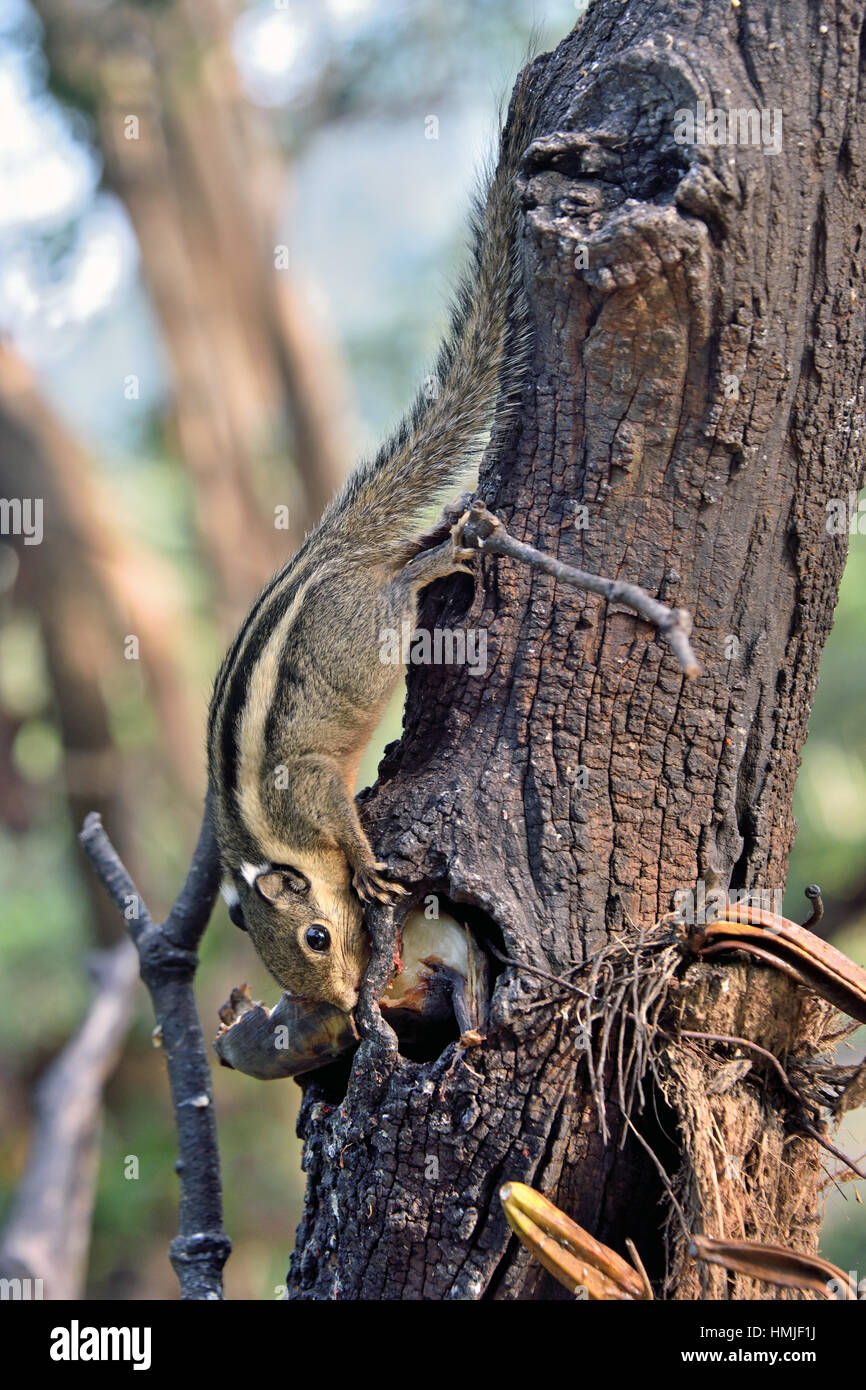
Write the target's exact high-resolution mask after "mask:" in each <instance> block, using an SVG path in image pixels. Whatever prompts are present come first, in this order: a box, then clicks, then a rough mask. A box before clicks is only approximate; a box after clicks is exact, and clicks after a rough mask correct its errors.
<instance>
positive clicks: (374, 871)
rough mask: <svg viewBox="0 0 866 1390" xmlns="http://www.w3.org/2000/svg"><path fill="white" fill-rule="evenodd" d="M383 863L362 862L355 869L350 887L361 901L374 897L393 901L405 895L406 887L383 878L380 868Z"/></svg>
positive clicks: (389, 901) (367, 900)
mask: <svg viewBox="0 0 866 1390" xmlns="http://www.w3.org/2000/svg"><path fill="white" fill-rule="evenodd" d="M384 868H385V865H384V864H378V863H373V864H364V865H362V866H361V868H360V869H356V870H355V872H354V874H353V875H352V887H353V888H354V889H355V892H356V893H357V894H358V897H359V898H360V899H361V902H364V903H368V902H372V901H373V899H376V900H377V901H378V902H380V903H393V902H394V901H395V899H396V898H400V897H405V895H406V893H408V891H409V890H408V889H407V888H404V887H403V886H402V884H400V883H392V882H391V881H390V880H389V879H387V878H383V877H382V875H381V873H380V872H379V870H380V869H384Z"/></svg>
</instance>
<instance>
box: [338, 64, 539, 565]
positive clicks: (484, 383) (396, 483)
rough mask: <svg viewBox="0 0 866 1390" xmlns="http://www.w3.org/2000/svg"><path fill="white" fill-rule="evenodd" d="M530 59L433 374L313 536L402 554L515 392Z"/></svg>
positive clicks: (521, 324)
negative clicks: (518, 191) (519, 185)
mask: <svg viewBox="0 0 866 1390" xmlns="http://www.w3.org/2000/svg"><path fill="white" fill-rule="evenodd" d="M533 66H534V65H532V64H528V65H527V67H526V68H524V71H523V72H522V74H521V76H520V79H519V81H518V85H517V87H516V89H515V93H514V97H513V99H512V102H511V108H510V111H509V116H508V122H507V125H506V126H505V127H504V129H503V130H502V132H501V135H500V143H499V158H498V160H497V164H496V167H495V169H494V170H493V172H492V173H491V175H490V176H489V178H488V179H487V181H486V184H485V186H484V187H482V189H481V190H480V191H479V193H478V195H477V196H476V199H475V204H474V207H473V211H472V223H471V228H472V252H471V256H470V259H469V264H468V265H467V267H466V269H465V270H464V272H463V275H462V276H461V279H460V281H459V283H458V286H457V291H456V294H455V298H454V303H453V307H452V312H451V325H450V331H449V333H448V336H447V337H446V339H445V341H444V342H443V344H442V346H441V348H440V350H439V356H438V358H437V360H436V364H435V367H434V370H433V374H432V377H431V378H428V381H427V383H426V384H425V386H424V388H422V390H421V391H420V392H419V393H418V395H417V397H416V399H415V402H414V404H413V406H412V408H411V410H410V411H409V413H408V414H407V415H406V416H405V417H404V419H403V420H402V421H401V423H400V425H399V426H398V427H397V429H396V430H395V432H394V433H393V434H392V435H391V437H390V438H389V439H387V440H386V441H385V443H384V444H383V445H382V447H381V448H380V449H379V452H378V453H377V454H376V456H375V457H374V458H372V459H367V460H364V461H362V462H361V463H359V464H358V466H357V467H356V468H355V469H354V471H353V472H352V473H351V474H350V476H349V478H348V479H347V481H346V483H345V485H344V487H343V489H342V491H341V492H340V493H339V494H338V496H337V497H335V499H334V501H333V502H332V503H331V504H330V506H329V507H328V509H327V510H326V512H325V513H324V515H323V517H322V520H321V521H320V523H319V525H318V527H317V528H316V532H315V535H316V539H317V541H318V543H319V544H321V542H322V541H326V540H327V538H328V537H329V536H331V535H332V536H333V537H334V539H335V540H338V541H339V542H340V543H341V544H342V545H344V546H346V547H347V548H348V549H351V550H356V551H359V552H361V553H363V552H364V551H366V550H368V549H369V551H370V553H371V555H373V556H375V557H376V558H377V559H380V560H381V559H382V558H386V557H387V556H388V555H394V556H395V557H397V556H399V555H400V554H401V552H403V551H404V550H405V546H406V541H407V539H408V538H409V534H410V527H411V523H412V522H413V521H415V520H416V518H417V517H418V514H419V512H421V511H422V510H423V509H424V508H425V507H429V505H430V503H431V502H434V501H436V500H437V498H438V496H439V494H440V493H441V492H442V490H443V489H444V488H445V487H446V486H447V485H448V484H451V485H453V484H454V483H455V482H456V481H458V480H459V479H460V478H461V477H462V476H463V475H464V473H465V471H466V469H467V467H468V466H469V464H470V463H472V462H473V461H477V458H478V455H479V452H480V446H481V444H482V443H483V439H484V435H485V433H486V431H487V429H488V428H489V426H490V423H491V420H492V417H493V412H494V409H495V406H496V402H497V399H498V398H499V396H500V392H501V393H502V395H503V398H504V399H506V400H511V401H512V402H513V399H514V396H515V393H516V391H517V388H518V387H519V385H520V382H521V380H522V376H523V373H524V370H525V357H526V339H527V330H526V326H525V311H524V309H523V295H522V288H521V277H520V267H519V265H518V259H517V236H518V229H519V212H518V207H517V201H516V197H515V191H514V179H515V175H516V173H517V170H518V167H519V163H520V159H521V156H522V155H523V152H524V150H525V149H526V146H527V144H528V143H529V141H530V139H531V138H532V134H533V124H534V119H535V114H536V109H537V105H538V102H537V97H536V94H535V92H534V91H533V85H532V78H533V75H535V76H536V78H537V73H536V74H533Z"/></svg>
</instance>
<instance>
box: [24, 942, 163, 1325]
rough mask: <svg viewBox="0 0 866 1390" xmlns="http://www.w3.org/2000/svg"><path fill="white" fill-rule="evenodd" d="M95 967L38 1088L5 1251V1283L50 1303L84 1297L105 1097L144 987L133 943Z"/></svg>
mask: <svg viewBox="0 0 866 1390" xmlns="http://www.w3.org/2000/svg"><path fill="white" fill-rule="evenodd" d="M90 964H91V971H92V974H93V976H94V980H95V985H96V988H95V993H94V996H93V1000H92V1002H91V1004H90V1007H89V1009H88V1011H87V1015H86V1017H85V1019H84V1022H83V1023H82V1025H81V1027H80V1028H79V1030H78V1032H77V1033H76V1034H75V1035H74V1037H72V1038H71V1039H70V1040H69V1042H68V1043H67V1044H66V1046H65V1047H64V1048H63V1050H62V1052H61V1053H60V1054H59V1055H58V1056H57V1057H56V1058H55V1059H54V1061H53V1062H52V1063H51V1065H50V1066H49V1067H48V1070H47V1071H46V1072H45V1074H44V1076H43V1077H42V1078H41V1080H40V1081H39V1083H38V1085H37V1087H36V1090H35V1095H34V1125H33V1132H32V1135H31V1139H30V1152H29V1154H28V1158H27V1166H26V1168H25V1170H24V1174H23V1176H22V1178H21V1182H20V1183H19V1186H18V1191H17V1193H16V1195H15V1200H14V1203H13V1206H12V1210H11V1213H10V1215H9V1219H8V1222H7V1224H6V1230H5V1232H4V1234H3V1240H2V1243H0V1267H2V1270H3V1273H4V1275H5V1274H6V1273H7V1271H13V1270H14V1271H15V1273H16V1275H18V1277H25V1278H30V1279H39V1280H41V1281H42V1289H41V1293H42V1296H43V1297H44V1298H50V1299H78V1298H81V1296H82V1286H83V1282H84V1272H85V1267H86V1261H87V1249H88V1245H89V1243H90V1220H91V1214H92V1211H93V1196H94V1190H95V1187H96V1176H97V1171H98V1165H99V1137H100V1130H101V1118H102V1093H103V1088H104V1086H105V1082H106V1080H107V1078H108V1076H109V1075H110V1074H111V1072H112V1070H113V1068H114V1065H115V1062H116V1061H117V1056H118V1053H119V1051H120V1048H121V1046H122V1044H123V1040H124V1038H125V1036H126V1032H127V1029H128V1028H129V1023H130V1018H131V1016H132V1007H133V1002H134V999H135V986H136V982H137V979H138V962H137V958H136V954H135V951H134V950H133V948H132V947H131V946H130V944H129V942H128V941H121V942H120V944H119V945H117V946H114V947H112V949H111V950H109V951H100V952H98V953H97V954H95V955H94V956H93V957H92V959H91V963H90Z"/></svg>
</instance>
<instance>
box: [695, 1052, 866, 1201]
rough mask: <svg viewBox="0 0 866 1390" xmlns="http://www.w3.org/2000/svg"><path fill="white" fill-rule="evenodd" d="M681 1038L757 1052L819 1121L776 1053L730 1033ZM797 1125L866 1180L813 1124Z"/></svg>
mask: <svg viewBox="0 0 866 1390" xmlns="http://www.w3.org/2000/svg"><path fill="white" fill-rule="evenodd" d="M680 1037H681V1038H700V1039H703V1040H704V1041H706V1042H718V1043H733V1044H735V1045H736V1046H737V1047H745V1048H746V1049H748V1050H750V1051H752V1052H756V1053H757V1054H758V1055H759V1056H760V1057H763V1058H764V1059H765V1060H766V1061H768V1062H769V1063H770V1064H771V1066H772V1067H773V1070H774V1071H775V1072H776V1075H777V1076H778V1078H779V1080H780V1081H781V1083H782V1085H783V1086H784V1088H785V1090H786V1091H787V1092H788V1093H789V1095H792V1096H793V1097H794V1099H795V1100H796V1101H797V1103H798V1104H799V1105H801V1106H807V1107H808V1108H809V1110H810V1111H811V1112H812V1116H813V1118H815V1119H817V1114H818V1112H817V1109H816V1107H815V1105H814V1104H813V1102H812V1101H810V1100H809V1099H808V1097H807V1096H804V1095H803V1093H802V1091H799V1090H798V1089H797V1087H796V1086H795V1085H794V1083H793V1081H791V1079H790V1077H789V1076H788V1073H787V1072H786V1071H785V1068H784V1067H783V1066H782V1063H781V1062H780V1061H779V1059H778V1057H777V1056H776V1055H775V1054H774V1053H772V1052H768V1051H767V1049H766V1048H765V1047H761V1046H760V1045H759V1044H758V1043H755V1042H750V1041H749V1039H748V1038H739V1037H736V1036H734V1035H733V1034H729V1033H696V1032H693V1031H692V1030H690V1029H687V1028H684V1029H682V1031H681V1033H680ZM796 1123H797V1124H798V1125H799V1127H800V1128H801V1129H802V1130H803V1131H804V1132H805V1133H806V1134H808V1135H809V1136H810V1138H812V1139H815V1140H816V1141H817V1142H818V1143H819V1144H820V1145H821V1147H822V1148H824V1149H826V1150H827V1152H828V1153H830V1154H832V1155H833V1157H834V1158H838V1159H839V1161H840V1163H844V1164H845V1165H846V1166H847V1167H848V1168H850V1169H851V1171H852V1173H855V1174H856V1176H857V1177H858V1178H866V1172H864V1171H863V1169H862V1168H858V1167H857V1164H856V1163H855V1162H854V1161H853V1159H850V1158H848V1157H847V1155H846V1154H843V1152H842V1150H841V1149H837V1148H836V1146H835V1144H831V1143H830V1140H829V1139H827V1138H826V1136H825V1135H823V1134H822V1133H821V1131H820V1130H819V1129H816V1128H815V1126H814V1125H813V1124H810V1122H809V1121H808V1120H806V1119H804V1117H803V1116H802V1115H798V1116H797V1117H796Z"/></svg>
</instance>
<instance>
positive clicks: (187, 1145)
mask: <svg viewBox="0 0 866 1390" xmlns="http://www.w3.org/2000/svg"><path fill="white" fill-rule="evenodd" d="M79 839H80V841H81V844H82V846H83V848H84V850H85V852H86V853H87V855H88V856H89V858H90V860H91V861H92V863H93V866H94V868H95V869H96V872H97V874H98V875H99V878H100V879H101V881H102V883H103V886H104V887H105V889H106V890H107V892H108V894H109V896H110V897H111V899H112V901H113V902H114V904H115V906H116V907H117V909H118V911H120V912H121V913H122V914H123V917H124V920H125V922H126V926H127V929H128V931H129V935H130V936H131V938H132V941H133V945H134V946H135V948H136V950H137V952H138V956H139V960H140V963H141V978H142V979H143V980H144V983H145V984H146V985H147V988H148V990H149V992H150V996H151V999H152V1000H153V1008H154V1013H155V1014H156V1020H157V1025H158V1028H159V1030H160V1034H161V1038H162V1045H163V1048H164V1051H165V1056H166V1061H167V1063H168V1076H169V1082H170V1084H171V1096H172V1103H173V1106H174V1117H175V1125H176V1127H177V1141H178V1143H177V1146H178V1162H177V1165H176V1169H177V1172H178V1174H179V1176H180V1221H179V1230H178V1234H177V1236H176V1237H175V1239H174V1240H173V1241H172V1243H171V1248H170V1250H169V1257H170V1259H171V1263H172V1267H173V1269H174V1272H175V1274H176V1275H177V1277H178V1280H179V1281H180V1287H181V1296H182V1297H183V1298H186V1299H221V1298H222V1268H223V1265H224V1264H225V1262H226V1260H227V1259H228V1257H229V1254H230V1252H231V1241H230V1240H229V1239H228V1236H227V1235H226V1234H225V1232H224V1230H223V1223H222V1187H221V1183H220V1169H219V1151H218V1149H217V1137H216V1122H215V1119H214V1113H213V1094H212V1091H211V1079H210V1066H209V1063H208V1055H207V1050H206V1048H205V1042H204V1037H203V1035H202V1030H201V1024H200V1023H199V1019H198V1013H197V1011H196V1006H195V995H194V993H193V977H194V975H195V970H196V966H197V965H198V955H197V950H198V944H199V941H200V940H201V937H202V934H203V932H204V929H205V927H206V926H207V923H208V920H209V918H210V915H211V912H212V910H213V904H214V899H215V897H216V894H217V888H218V885H219V873H220V869H219V857H218V854H217V847H216V840H215V838H214V832H213V819H212V810H211V803H210V797H208V799H207V801H206V802H205V810H204V816H203V819H202V825H201V830H200V832H199V837H198V843H197V844H196V847H195V850H194V851H193V856H192V861H191V863H190V866H189V870H188V872H187V876H186V878H185V880H184V883H183V887H182V888H181V890H180V892H179V893H178V896H177V898H176V899H175V902H174V905H173V907H172V908H171V911H170V912H169V914H168V916H167V917H166V919H165V921H164V922H162V923H160V924H157V923H155V922H153V921H152V919H151V917H150V914H149V913H148V911H147V908H146V907H145V905H144V903H143V902H142V900H141V896H140V895H139V893H138V891H137V889H136V887H135V884H134V883H133V881H132V879H131V878H130V876H129V874H128V873H127V871H126V869H125V867H124V865H123V864H122V862H121V860H120V858H119V856H118V854H117V852H116V850H115V849H114V846H113V845H112V843H111V841H110V840H109V838H108V836H107V835H106V833H105V831H104V830H103V828H102V821H101V820H100V818H99V816H98V815H95V814H92V815H89V816H88V817H87V819H86V820H85V822H84V827H83V829H82V831H81V834H80V836H79Z"/></svg>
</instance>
